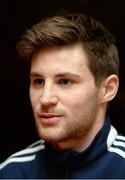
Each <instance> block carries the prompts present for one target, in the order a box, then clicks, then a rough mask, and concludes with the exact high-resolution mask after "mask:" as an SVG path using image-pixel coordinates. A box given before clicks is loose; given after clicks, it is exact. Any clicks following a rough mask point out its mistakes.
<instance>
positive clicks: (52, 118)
mask: <svg viewBox="0 0 125 180" xmlns="http://www.w3.org/2000/svg"><path fill="white" fill-rule="evenodd" d="M61 117H62V115H59V114H56V113H42V114H39V118H40V121H41V123H42V124H46V125H50V124H54V123H56V122H57V121H59V120H60V119H61Z"/></svg>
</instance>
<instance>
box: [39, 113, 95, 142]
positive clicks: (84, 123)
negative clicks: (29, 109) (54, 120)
mask: <svg viewBox="0 0 125 180" xmlns="http://www.w3.org/2000/svg"><path fill="white" fill-rule="evenodd" d="M93 118H95V113H93V115H92V117H91V119H90V118H87V116H86V117H84V118H83V115H79V117H78V118H77V120H78V121H79V123H78V122H77V121H76V120H75V119H72V120H71V121H70V122H68V121H67V122H68V123H66V122H65V123H64V124H63V127H60V126H59V127H56V128H55V129H54V128H53V127H52V128H53V129H51V128H50V129H49V128H48V129H44V127H42V126H41V125H40V124H38V123H36V128H37V132H38V134H39V137H40V138H42V139H44V140H45V141H46V142H51V143H52V144H70V145H71V144H73V143H74V144H75V143H77V142H78V141H80V140H83V141H84V139H85V138H86V137H87V134H88V133H91V132H90V131H91V128H92V126H93Z"/></svg>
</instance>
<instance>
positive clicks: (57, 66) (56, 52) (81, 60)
mask: <svg viewBox="0 0 125 180" xmlns="http://www.w3.org/2000/svg"><path fill="white" fill-rule="evenodd" d="M86 69H88V60H87V55H86V53H85V51H84V49H83V48H82V46H81V45H72V46H65V47H50V48H47V49H42V50H39V51H37V52H35V53H34V55H33V57H32V60H31V71H42V72H48V71H64V70H65V71H67V72H68V71H76V72H80V71H82V72H83V71H85V70H86ZM88 70H89V69H88Z"/></svg>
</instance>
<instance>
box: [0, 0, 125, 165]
mask: <svg viewBox="0 0 125 180" xmlns="http://www.w3.org/2000/svg"><path fill="white" fill-rule="evenodd" d="M59 10H73V11H77V12H82V13H86V14H87V15H90V16H92V17H93V18H96V19H98V20H99V21H101V22H102V23H103V25H104V26H105V27H107V28H108V29H109V31H110V32H111V33H112V34H113V35H114V36H115V37H116V39H117V43H118V48H119V57H120V64H121V69H120V87H119V93H118V95H117V96H116V98H115V99H114V100H113V102H112V103H111V105H110V108H109V114H110V116H111V118H112V124H113V125H114V126H115V127H116V128H117V129H118V131H119V132H120V133H122V134H124V135H125V118H124V117H125V77H124V71H125V53H124V49H125V47H124V43H125V1H124V0H115V1H114V0H18V1H13V0H11V1H10V0H1V1H0V162H2V161H3V160H5V159H6V158H7V157H8V156H9V155H10V154H12V153H14V152H16V151H18V150H20V149H22V148H25V147H26V146H27V145H29V144H30V143H32V142H34V141H36V140H37V139H38V136H37V133H36V130H35V124H34V119H33V114H32V110H31V106H30V101H29V96H28V83H27V81H28V76H27V69H26V66H25V64H24V63H23V62H22V61H20V60H19V59H18V58H17V54H16V50H15V46H16V43H17V41H18V40H19V38H20V35H21V34H22V33H23V32H24V30H25V29H26V28H30V27H31V26H32V25H33V24H35V23H36V22H38V21H39V20H40V19H41V18H42V17H44V16H48V15H50V14H53V13H55V12H57V11H59Z"/></svg>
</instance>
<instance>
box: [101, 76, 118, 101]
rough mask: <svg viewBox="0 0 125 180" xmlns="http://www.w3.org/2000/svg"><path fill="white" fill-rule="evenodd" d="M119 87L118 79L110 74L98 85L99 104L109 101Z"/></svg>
mask: <svg viewBox="0 0 125 180" xmlns="http://www.w3.org/2000/svg"><path fill="white" fill-rule="evenodd" d="M118 87H119V78H118V76H117V75H115V74H112V75H110V76H108V77H107V78H106V79H104V80H103V81H102V83H101V85H100V96H99V97H100V103H107V102H109V101H111V100H112V99H113V98H114V97H115V96H116V94H117V91H118Z"/></svg>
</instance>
